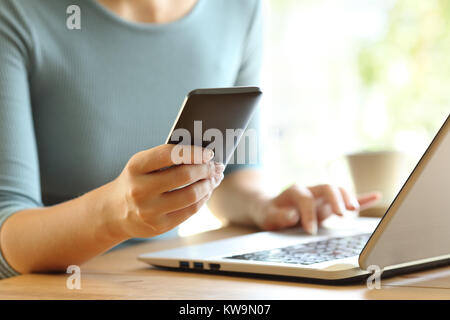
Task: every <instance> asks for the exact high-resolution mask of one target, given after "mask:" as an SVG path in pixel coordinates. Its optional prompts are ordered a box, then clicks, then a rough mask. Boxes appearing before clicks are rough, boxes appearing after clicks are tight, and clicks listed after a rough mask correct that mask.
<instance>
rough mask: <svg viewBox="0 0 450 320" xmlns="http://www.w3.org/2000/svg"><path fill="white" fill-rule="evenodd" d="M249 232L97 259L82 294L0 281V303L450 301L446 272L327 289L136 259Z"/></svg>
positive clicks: (59, 279) (48, 284)
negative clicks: (162, 267)
mask: <svg viewBox="0 0 450 320" xmlns="http://www.w3.org/2000/svg"><path fill="white" fill-rule="evenodd" d="M250 232H253V230H251V229H246V228H239V227H227V228H223V229H219V230H215V231H210V232H205V233H202V234H197V235H194V236H191V237H187V238H175V239H167V240H161V241H153V242H148V243H143V244H139V245H135V246H131V247H128V248H124V249H121V250H116V251H112V252H109V253H107V254H104V255H102V256H99V257H96V258H94V259H92V260H91V261H89V262H88V263H86V264H84V265H82V266H81V289H80V290H69V289H67V288H66V280H67V277H68V275H67V274H33V275H22V276H18V277H14V278H9V279H5V280H1V281H0V299H450V267H445V268H439V269H434V270H431V271H426V272H419V273H414V274H408V275H403V276H398V277H395V278H391V279H386V280H383V281H382V282H381V289H378V290H376V289H374V290H369V289H367V287H366V286H365V284H358V285H347V286H328V285H317V284H305V283H300V282H288V281H281V280H280V281H278V280H267V279H252V278H248V277H233V276H228V275H210V274H196V273H191V272H179V271H167V270H160V269H156V268H153V267H150V266H148V265H147V264H145V263H143V262H140V261H138V260H137V259H136V256H137V255H138V254H141V253H145V252H150V251H156V250H161V249H168V248H174V247H177V246H183V245H189V244H194V243H201V242H207V241H212V240H218V239H224V238H227V237H230V236H235V235H241V234H246V233H250Z"/></svg>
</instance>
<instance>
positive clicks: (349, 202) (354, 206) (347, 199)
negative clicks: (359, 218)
mask: <svg viewBox="0 0 450 320" xmlns="http://www.w3.org/2000/svg"><path fill="white" fill-rule="evenodd" d="M339 191H340V192H341V195H342V198H343V199H344V204H345V208H346V209H347V210H351V211H358V210H359V202H358V200H357V199H356V197H355V196H354V195H353V194H352V193H349V192H348V191H347V190H345V189H344V188H342V187H340V188H339Z"/></svg>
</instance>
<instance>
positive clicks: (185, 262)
mask: <svg viewBox="0 0 450 320" xmlns="http://www.w3.org/2000/svg"><path fill="white" fill-rule="evenodd" d="M180 268H189V262H187V261H180Z"/></svg>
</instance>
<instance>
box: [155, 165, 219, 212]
mask: <svg viewBox="0 0 450 320" xmlns="http://www.w3.org/2000/svg"><path fill="white" fill-rule="evenodd" d="M222 179H223V174H220V175H218V176H215V177H213V178H210V179H205V180H200V181H197V182H195V183H193V184H191V185H189V186H187V187H184V188H182V189H178V190H175V191H170V192H166V193H163V194H161V195H160V196H159V197H158V198H157V199H152V200H151V207H152V208H153V210H154V211H155V213H154V214H156V215H161V214H165V213H168V212H173V211H177V210H181V209H184V208H187V207H189V206H190V205H193V204H194V203H197V202H198V201H200V200H201V199H203V198H204V197H206V196H207V195H208V194H209V193H211V192H212V191H213V190H214V189H215V188H216V187H217V186H218V185H219V184H220V182H221V181H222Z"/></svg>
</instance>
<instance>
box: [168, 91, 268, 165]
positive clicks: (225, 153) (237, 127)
mask: <svg viewBox="0 0 450 320" xmlns="http://www.w3.org/2000/svg"><path fill="white" fill-rule="evenodd" d="M261 96H262V91H261V89H260V88H259V87H230V88H211V89H197V90H193V91H191V92H190V93H189V94H188V95H187V96H186V98H185V100H184V102H183V104H182V106H181V109H180V111H179V113H178V116H177V118H176V120H175V122H174V124H173V126H172V129H171V130H170V133H169V136H168V137H167V140H166V143H168V144H180V145H196V146H202V147H203V148H209V149H212V150H213V151H214V154H215V156H214V161H218V162H221V163H223V164H225V165H226V164H228V162H229V160H230V158H231V157H232V156H233V153H234V151H235V149H236V147H237V146H238V144H239V142H240V140H241V138H242V136H243V134H244V132H245V130H246V129H247V126H248V124H249V122H250V120H251V118H252V115H253V114H254V113H255V110H256V108H257V107H258V104H259V101H260V99H261Z"/></svg>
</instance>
